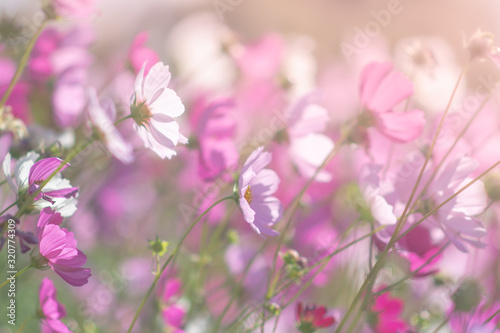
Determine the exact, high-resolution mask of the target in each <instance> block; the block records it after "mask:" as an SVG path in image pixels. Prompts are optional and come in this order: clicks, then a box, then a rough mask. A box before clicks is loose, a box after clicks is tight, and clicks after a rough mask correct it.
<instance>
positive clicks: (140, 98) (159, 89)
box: [130, 62, 188, 159]
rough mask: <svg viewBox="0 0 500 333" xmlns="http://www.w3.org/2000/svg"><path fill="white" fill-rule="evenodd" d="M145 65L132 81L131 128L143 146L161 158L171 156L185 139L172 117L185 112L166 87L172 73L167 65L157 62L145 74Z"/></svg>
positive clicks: (171, 91)
mask: <svg viewBox="0 0 500 333" xmlns="http://www.w3.org/2000/svg"><path fill="white" fill-rule="evenodd" d="M145 65H146V64H144V65H143V66H142V68H141V70H140V72H139V74H138V75H137V78H136V80H135V93H134V95H133V96H132V102H131V105H130V109H131V112H132V118H133V119H134V120H135V122H136V123H135V124H134V129H135V130H136V131H137V133H138V134H139V136H140V138H141V139H142V141H144V145H145V146H146V148H149V149H151V150H153V151H154V152H155V153H156V154H158V156H160V157H161V158H162V159H164V158H165V157H167V158H169V159H170V158H172V156H175V155H176V154H177V152H176V151H175V150H174V149H173V148H174V147H175V146H177V144H178V143H184V144H185V143H187V142H188V139H187V138H186V137H185V136H183V135H182V134H180V133H179V124H178V123H177V122H176V121H175V119H174V118H176V117H179V116H180V115H182V114H183V113H184V105H183V104H182V101H181V100H180V98H179V97H178V96H177V94H176V93H175V91H173V90H172V89H169V88H167V86H168V83H169V82H170V78H171V74H170V71H169V69H168V66H166V65H164V64H163V63H162V62H158V63H156V64H155V65H154V66H153V67H151V69H150V70H149V73H148V74H147V75H144V69H145Z"/></svg>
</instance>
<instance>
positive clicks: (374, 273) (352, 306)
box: [335, 62, 470, 333]
mask: <svg viewBox="0 0 500 333" xmlns="http://www.w3.org/2000/svg"><path fill="white" fill-rule="evenodd" d="M469 66H470V62H468V63H467V64H466V65H465V66H464V68H463V69H462V72H461V73H460V75H459V77H458V79H457V83H456V84H455V87H454V88H453V92H452V94H451V97H450V99H449V101H448V105H447V106H446V109H445V111H444V114H443V116H442V117H441V121H440V122H439V125H438V128H437V131H436V134H435V135H434V138H433V140H432V143H431V146H430V147H429V150H428V151H427V156H426V158H425V162H424V164H423V166H422V168H421V170H420V173H419V175H418V178H417V181H416V182H415V185H414V186H413V190H412V192H411V194H410V197H409V199H408V202H407V203H406V206H405V209H404V210H403V214H401V217H400V218H399V221H398V223H397V224H396V227H395V229H394V232H393V234H392V236H391V239H390V240H389V243H388V244H387V246H386V248H385V249H384V251H383V252H382V254H381V256H380V258H379V260H377V262H376V263H375V266H373V269H372V270H371V271H370V273H369V274H368V276H367V277H366V279H365V281H364V282H363V284H362V285H361V288H360V289H359V290H358V292H357V293H356V295H355V296H354V299H353V301H352V302H351V304H350V305H349V308H348V310H347V312H346V314H345V316H344V318H342V321H341V322H340V324H339V326H338V327H337V329H336V331H335V332H336V333H340V332H342V329H343V328H344V326H345V325H346V324H347V321H348V320H349V317H350V316H351V314H352V313H353V311H354V309H355V308H356V306H357V303H358V301H359V299H360V298H361V296H362V295H363V294H364V293H365V291H366V288H367V286H368V285H369V284H370V280H372V279H374V278H375V277H376V276H377V274H378V271H379V270H380V269H381V268H382V265H383V262H384V261H385V257H386V255H387V253H389V251H390V250H391V249H392V247H393V246H394V244H396V239H397V237H398V236H399V233H400V232H401V231H402V229H403V226H404V224H405V222H406V219H407V218H408V216H409V211H410V207H412V202H413V198H414V197H415V195H416V192H417V189H418V186H419V184H420V182H421V180H422V177H423V174H424V171H425V169H426V167H427V164H428V163H429V160H430V158H431V156H432V152H433V151H434V147H435V145H436V142H437V139H438V137H439V134H440V133H441V129H442V127H443V124H444V120H445V119H446V116H447V115H448V112H449V110H450V107H451V103H452V101H453V99H454V97H455V94H456V92H457V90H458V87H459V85H460V82H461V81H462V78H463V77H464V75H465V73H466V72H467V70H468V69H469Z"/></svg>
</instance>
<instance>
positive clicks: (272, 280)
mask: <svg viewBox="0 0 500 333" xmlns="http://www.w3.org/2000/svg"><path fill="white" fill-rule="evenodd" d="M348 135H349V131H346V132H345V133H343V135H342V136H341V137H340V138H339V140H338V141H337V144H336V145H335V147H334V148H333V149H332V151H331V152H330V153H329V154H328V156H327V157H326V158H325V159H324V160H323V162H322V163H321V165H320V166H319V167H318V168H317V169H316V171H315V172H314V174H313V175H312V177H311V178H309V179H308V181H307V183H306V184H305V185H304V186H303V187H302V189H301V190H300V192H299V194H298V195H297V196H296V197H295V199H294V201H293V203H292V207H291V210H290V213H289V216H288V219H287V222H286V225H285V229H284V230H283V232H282V233H281V234H280V236H279V240H278V246H277V247H276V251H275V252H274V257H273V265H272V266H271V273H270V274H269V279H268V282H267V292H266V298H267V299H270V298H271V297H272V295H273V292H274V288H275V287H276V283H278V277H276V278H273V277H274V273H275V270H276V262H277V260H278V254H279V251H280V250H281V246H283V243H284V242H285V236H286V234H287V232H288V229H289V228H290V227H291V224H292V223H291V222H292V217H293V215H294V214H295V211H296V210H297V209H298V207H299V203H300V201H301V199H302V197H303V196H304V194H305V193H306V191H307V189H308V188H309V186H310V185H311V184H312V183H313V182H314V180H315V179H316V177H317V176H318V174H319V173H320V172H321V170H322V169H323V168H324V167H325V166H326V165H327V164H328V163H329V162H330V161H331V159H332V158H334V157H335V155H337V153H338V152H339V151H340V148H342V146H343V144H344V142H345V140H346V139H347V137H348Z"/></svg>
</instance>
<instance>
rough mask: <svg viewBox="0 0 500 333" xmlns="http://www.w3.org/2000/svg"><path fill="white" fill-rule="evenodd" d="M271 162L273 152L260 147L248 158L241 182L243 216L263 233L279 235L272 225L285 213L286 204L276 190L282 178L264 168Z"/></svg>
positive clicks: (240, 192) (241, 175)
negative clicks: (283, 205)
mask: <svg viewBox="0 0 500 333" xmlns="http://www.w3.org/2000/svg"><path fill="white" fill-rule="evenodd" d="M270 162H271V153H269V152H264V148H263V147H259V148H257V150H255V151H254V152H253V153H252V154H251V155H250V156H249V157H248V159H247V161H246V162H245V164H244V165H243V169H242V170H241V174H240V177H239V183H238V194H239V204H240V208H241V211H242V212H243V218H244V219H245V221H247V222H248V223H249V224H250V226H251V227H252V229H253V230H254V231H255V232H256V233H258V234H259V235H261V236H264V235H265V236H276V235H279V233H278V232H277V231H275V230H273V229H271V227H272V226H273V225H274V224H275V223H276V222H277V221H278V220H279V219H281V216H282V211H283V207H282V206H281V202H280V201H279V200H278V198H276V197H273V196H272V194H274V192H276V190H277V189H278V185H279V182H280V180H279V178H278V175H277V174H276V172H274V171H272V170H269V169H264V167H265V166H266V165H268V164H269V163H270Z"/></svg>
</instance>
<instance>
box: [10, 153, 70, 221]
mask: <svg viewBox="0 0 500 333" xmlns="http://www.w3.org/2000/svg"><path fill="white" fill-rule="evenodd" d="M38 158H39V155H38V154H37V153H35V152H29V153H28V154H27V155H25V156H23V157H22V158H20V159H19V160H18V161H17V162H16V164H15V167H14V175H13V176H12V175H11V174H12V173H11V156H10V154H7V155H6V156H5V159H4V161H3V172H4V175H5V178H6V180H7V183H8V184H9V186H10V188H11V189H12V191H13V192H14V193H15V194H16V195H17V196H18V197H21V196H24V195H26V193H28V194H29V195H33V194H34V193H35V192H36V191H38V189H39V188H40V185H41V184H42V183H43V182H44V181H45V180H46V179H47V178H48V177H49V176H50V175H52V173H53V172H54V171H56V169H57V168H58V167H59V166H60V165H61V163H62V160H61V159H59V158H57V157H49V158H45V159H43V160H40V161H37V159H38ZM68 165H69V164H66V165H64V166H63V167H62V168H61V170H60V171H59V172H58V173H57V174H56V175H55V176H54V177H53V178H52V179H51V180H50V181H49V182H48V183H47V184H46V185H45V187H44V188H43V191H41V192H40V193H39V194H38V195H37V196H36V197H35V198H34V203H33V207H34V208H36V209H39V210H42V209H43V208H45V207H49V206H50V207H51V208H52V209H54V210H55V211H57V212H59V213H60V214H61V215H62V216H71V215H73V214H74V213H75V211H76V204H77V200H76V196H77V194H78V187H72V186H71V184H70V182H69V180H67V179H64V178H62V176H61V172H62V171H63V170H64V169H66V168H67V167H68ZM40 199H43V200H40Z"/></svg>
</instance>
